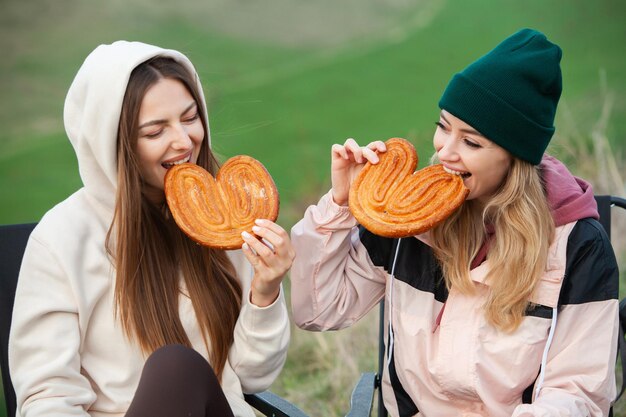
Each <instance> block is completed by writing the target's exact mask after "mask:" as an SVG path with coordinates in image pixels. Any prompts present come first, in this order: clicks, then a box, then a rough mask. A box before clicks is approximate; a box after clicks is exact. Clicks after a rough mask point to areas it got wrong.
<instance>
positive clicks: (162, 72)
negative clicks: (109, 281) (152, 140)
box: [106, 58, 242, 379]
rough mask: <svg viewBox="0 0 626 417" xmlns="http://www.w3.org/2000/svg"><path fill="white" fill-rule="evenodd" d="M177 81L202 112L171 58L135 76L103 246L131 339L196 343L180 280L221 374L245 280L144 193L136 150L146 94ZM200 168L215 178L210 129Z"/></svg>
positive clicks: (190, 79)
mask: <svg viewBox="0 0 626 417" xmlns="http://www.w3.org/2000/svg"><path fill="white" fill-rule="evenodd" d="M163 78H169V79H175V80H178V81H180V82H181V83H182V84H183V85H184V86H185V87H186V88H187V90H188V91H189V93H190V94H191V96H192V97H193V98H194V100H195V102H196V104H197V105H198V112H199V114H201V115H202V114H204V106H203V104H202V103H203V102H202V100H201V97H200V94H201V92H200V91H199V88H198V87H197V84H196V82H195V79H194V76H193V74H190V73H189V71H187V70H186V69H185V68H184V67H183V66H182V65H181V64H180V63H178V62H176V61H174V60H173V59H170V58H154V59H152V60H149V61H147V62H145V63H143V64H141V65H139V66H138V67H137V68H135V69H134V70H133V72H132V74H131V76H130V79H129V82H128V87H127V89H126V94H125V96H124V101H123V104H122V111H121V115H120V123H119V129H118V139H117V163H118V189H117V195H116V206H115V214H114V218H113V222H112V223H111V226H110V228H109V231H108V234H107V239H106V248H107V251H108V253H109V254H110V255H111V256H112V258H113V263H114V266H115V269H116V281H115V302H116V313H117V315H118V317H119V319H120V321H121V323H122V327H123V329H124V331H125V332H126V334H127V336H129V338H131V339H132V340H135V341H136V342H137V343H138V345H139V346H140V348H141V350H142V351H143V352H144V353H147V354H149V353H151V352H153V351H154V350H156V349H158V348H159V347H161V346H164V345H167V344H173V343H178V344H182V345H184V346H187V347H191V342H190V340H189V337H188V336H187V334H186V332H185V329H184V327H183V324H182V322H181V320H180V316H179V305H178V300H179V297H180V295H181V292H180V287H181V277H182V279H184V283H185V285H186V286H187V294H188V296H189V298H190V299H191V303H192V305H193V309H194V312H195V315H196V319H197V321H198V325H199V327H200V331H201V333H202V336H203V339H204V343H205V346H206V348H207V350H208V352H209V362H210V363H211V365H212V367H213V369H214V371H215V373H216V375H217V376H218V378H220V379H221V376H222V372H223V370H224V366H225V363H226V360H227V358H228V351H229V349H230V346H231V345H232V343H233V338H234V336H233V332H234V328H235V323H236V321H237V318H238V316H239V310H240V308H241V293H242V290H241V285H240V283H239V281H238V280H237V279H236V273H235V269H234V267H233V265H232V263H231V262H230V260H229V258H228V256H227V255H226V253H225V252H224V251H222V250H214V249H209V248H206V247H203V246H200V245H197V244H196V243H194V242H192V241H191V240H190V239H189V238H188V237H187V236H186V235H184V234H183V233H182V232H181V231H180V229H179V228H178V227H177V226H176V224H175V223H174V221H173V220H172V216H171V214H170V213H169V211H168V208H167V205H166V204H165V203H163V205H162V206H158V205H155V204H154V203H152V202H151V201H149V200H148V198H147V197H146V196H145V195H144V194H143V193H142V189H143V184H142V179H141V171H140V169H139V162H138V155H137V138H138V133H139V128H138V119H139V109H140V107H141V102H142V99H143V96H144V95H145V93H146V91H147V90H148V89H149V88H150V87H151V86H152V85H154V84H155V83H156V82H158V81H159V80H160V79H163ZM201 120H202V124H203V126H204V131H205V138H204V141H203V144H202V146H201V148H200V154H199V156H198V161H197V163H198V165H200V166H202V167H204V168H205V169H206V170H207V171H209V172H210V173H212V174H213V175H215V173H216V172H217V169H218V163H217V161H216V159H215V157H214V156H213V154H212V152H211V150H210V148H209V144H208V129H207V124H206V121H205V119H204V117H201Z"/></svg>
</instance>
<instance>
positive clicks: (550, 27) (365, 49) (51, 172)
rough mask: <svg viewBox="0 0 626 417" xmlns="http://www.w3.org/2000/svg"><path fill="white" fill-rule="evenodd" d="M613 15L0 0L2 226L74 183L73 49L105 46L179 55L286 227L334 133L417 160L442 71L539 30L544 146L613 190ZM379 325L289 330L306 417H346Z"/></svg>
mask: <svg viewBox="0 0 626 417" xmlns="http://www.w3.org/2000/svg"><path fill="white" fill-rule="evenodd" d="M624 22H626V2H624V1H623V0H596V1H593V2H590V1H588V0H554V1H550V0H525V1H520V0H502V1H486V0H457V1H453V0H448V1H443V0H308V1H307V0H266V1H255V0H180V1H178V2H169V1H164V0H133V1H122V0H113V1H108V2H101V1H94V0H29V1H26V2H25V1H18V0H0V51H1V52H2V58H1V59H0V144H1V145H2V146H0V224H2V223H15V222H30V221H36V220H38V219H39V218H40V217H41V216H42V215H43V213H45V211H46V210H47V209H48V208H50V207H51V206H53V205H54V204H56V203H57V202H59V201H61V200H62V199H64V198H65V197H66V196H68V195H69V194H70V193H72V192H73V191H74V190H76V189H77V188H78V187H80V178H79V177H78V173H77V165H76V160H75V157H74V153H73V150H72V148H71V146H70V144H69V142H68V141H67V139H66V137H65V133H64V130H63V123H62V109H63V100H64V97H65V93H66V91H67V89H68V87H69V85H70V83H71V81H72V78H73V76H74V74H75V73H76V71H77V70H78V68H79V66H80V65H81V63H82V61H83V59H84V58H85V57H86V55H87V54H88V53H89V52H90V51H91V50H93V49H94V48H95V47H96V46H97V45H98V44H101V43H110V42H112V41H115V40H118V39H126V40H140V41H144V42H147V43H153V44H157V45H159V46H163V47H167V48H172V49H177V50H180V51H182V52H183V53H185V54H187V55H188V56H189V57H190V59H191V60H192V61H193V62H194V64H195V65H196V68H197V70H198V72H199V74H200V77H201V80H202V82H203V86H204V89H205V93H206V95H207V99H208V103H209V118H210V123H211V133H212V140H213V146H214V150H215V151H216V152H217V153H218V154H219V155H220V156H221V158H222V160H223V159H224V158H227V157H230V156H233V155H236V154H241V153H244V154H248V155H251V156H254V157H255V158H257V159H259V160H260V161H261V162H263V163H264V164H265V166H266V167H267V169H268V170H269V171H270V173H271V174H272V175H273V177H274V180H275V182H276V184H277V187H278V189H279V192H280V195H281V214H280V218H279V223H281V224H282V225H283V227H285V228H286V229H289V228H290V227H291V226H292V225H293V224H294V223H295V222H296V221H297V220H298V219H299V217H300V216H301V215H302V213H303V211H304V209H305V208H306V206H307V205H309V204H312V203H314V202H316V201H317V199H318V197H319V196H320V195H321V194H322V193H323V192H325V191H326V190H327V189H328V188H329V156H330V146H331V145H332V144H333V143H339V142H343V141H345V139H346V138H348V137H354V138H355V139H356V140H357V141H358V142H360V143H367V142H369V141H372V140H377V139H382V140H385V139H387V138H390V137H394V136H400V137H405V138H407V139H409V140H411V141H412V142H413V143H414V144H415V145H416V147H417V149H418V153H419V154H420V155H421V162H420V167H421V166H423V165H424V164H425V163H426V161H427V160H428V158H429V157H430V155H431V153H432V144H431V139H432V134H433V132H434V126H435V125H434V123H435V121H437V115H438V112H439V109H438V107H437V101H438V99H439V96H440V94H441V93H442V91H443V89H444V87H445V85H446V84H447V82H448V81H449V79H450V77H451V76H452V75H453V74H454V73H455V72H456V71H459V70H461V69H462V68H464V67H465V66H466V65H467V64H469V63H470V62H471V61H473V60H474V59H476V58H477V57H478V56H479V55H482V54H483V53H486V52H487V51H488V50H489V49H491V48H492V47H493V46H495V45H496V44H497V43H498V42H499V41H500V40H502V39H503V38H504V37H506V36H508V35H509V34H511V33H513V32H514V31H516V30H518V29H520V28H522V27H532V28H536V29H539V30H541V31H543V32H544V33H546V35H547V36H548V38H549V39H551V40H552V41H553V42H555V43H557V44H559V45H560V46H561V47H562V49H563V51H564V53H563V60H562V70H563V84H564V90H563V96H562V100H561V105H560V108H559V112H558V114H557V122H556V123H557V136H556V139H555V140H554V141H553V142H554V144H553V145H551V148H550V151H551V152H552V153H554V154H556V155H557V156H559V157H561V158H562V159H564V160H565V161H566V162H568V163H569V164H570V167H571V168H572V170H573V171H574V172H575V173H578V174H580V175H585V176H586V177H587V178H589V179H590V180H592V181H593V182H594V185H595V186H596V190H597V191H599V192H611V193H615V194H620V195H622V196H623V195H626V189H624V175H625V172H626V165H625V164H624V158H623V152H624V151H625V150H626V146H625V145H626V139H625V138H626V23H624ZM616 224H617V225H618V226H614V227H620V226H619V225H623V224H624V223H619V222H618V223H616ZM622 239H623V238H622ZM623 247H624V245H623V244H622V243H620V242H618V243H616V250H618V251H619V252H620V254H622V255H623V249H622V248H623ZM623 258H624V256H622V259H623ZM286 285H287V287H288V285H289V282H288V281H286ZM375 321H376V316H375V314H374V313H372V314H371V315H369V316H367V318H366V319H365V320H363V323H359V324H358V325H357V326H355V327H354V328H353V329H349V330H345V331H342V332H337V333H328V334H314V333H308V332H303V331H299V330H297V329H294V332H293V333H294V337H293V343H292V348H291V350H290V355H289V360H288V363H287V365H286V367H285V371H284V372H283V374H282V375H281V377H280V378H279V380H278V381H277V383H276V385H275V387H274V388H273V389H274V390H275V391H276V392H278V393H280V394H281V395H284V396H286V397H287V398H289V399H290V400H292V401H294V402H295V403H296V404H298V405H299V406H301V407H302V408H303V409H305V411H307V412H309V413H311V414H312V415H315V416H333V415H342V414H345V412H346V411H347V409H348V407H349V394H350V391H351V388H352V384H353V383H354V382H355V380H356V378H357V377H358V375H359V372H361V371H370V370H373V369H374V368H375V366H376V362H375V359H376V354H375V353H376V340H375V339H376V327H375ZM2 412H4V410H1V411H0V416H1V415H2ZM617 414H618V415H619V411H618V413H617ZM622 415H624V414H622Z"/></svg>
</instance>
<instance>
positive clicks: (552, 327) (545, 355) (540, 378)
mask: <svg viewBox="0 0 626 417" xmlns="http://www.w3.org/2000/svg"><path fill="white" fill-rule="evenodd" d="M557 315H558V313H557V307H554V308H552V321H551V323H550V333H548V341H547V342H546V346H545V347H544V348H543V355H542V357H541V368H540V370H539V376H538V377H537V383H536V385H535V397H534V398H537V397H538V396H539V391H541V387H542V386H543V379H544V377H545V373H546V365H547V363H548V351H549V350H550V345H551V344H552V339H554V330H555V329H556V317H557Z"/></svg>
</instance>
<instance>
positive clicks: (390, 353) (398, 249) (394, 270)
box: [387, 239, 402, 366]
mask: <svg viewBox="0 0 626 417" xmlns="http://www.w3.org/2000/svg"><path fill="white" fill-rule="evenodd" d="M401 240H402V239H398V245H397V246H396V254H395V255H394V257H393V264H392V265H391V283H390V284H389V348H388V349H387V366H389V365H390V364H391V355H392V353H393V326H392V325H391V322H392V316H393V282H394V281H395V280H396V278H395V272H396V261H397V260H398V252H400V241H401Z"/></svg>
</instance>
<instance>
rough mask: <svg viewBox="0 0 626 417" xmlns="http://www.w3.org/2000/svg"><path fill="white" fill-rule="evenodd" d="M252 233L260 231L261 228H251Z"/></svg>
mask: <svg viewBox="0 0 626 417" xmlns="http://www.w3.org/2000/svg"><path fill="white" fill-rule="evenodd" d="M252 231H253V232H254V233H256V232H259V231H261V228H260V227H259V226H252Z"/></svg>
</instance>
